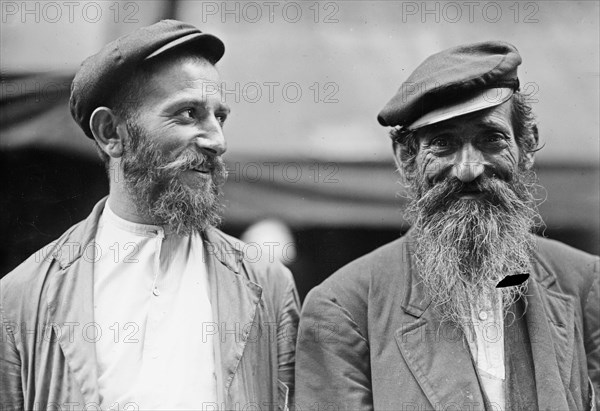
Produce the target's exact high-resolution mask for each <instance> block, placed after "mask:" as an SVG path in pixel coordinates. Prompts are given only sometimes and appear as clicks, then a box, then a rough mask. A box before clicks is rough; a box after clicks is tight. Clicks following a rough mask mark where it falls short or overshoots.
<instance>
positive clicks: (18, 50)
mask: <svg viewBox="0 0 600 411" xmlns="http://www.w3.org/2000/svg"><path fill="white" fill-rule="evenodd" d="M599 4H600V3H598V2H597V1H580V2H574V1H569V2H567V1H540V2H487V1H484V2H460V1H459V2H421V1H419V2H411V1H319V2H317V1H297V2H290V1H286V2H280V1H265V2H261V1H257V2H252V1H227V2H225V1H181V0H180V1H159V0H154V1H121V2H117V1H83V2H50V1H44V2H40V1H25V2H21V1H19V2H11V1H2V2H1V7H2V25H1V28H0V41H1V43H0V44H1V53H0V70H1V76H2V79H1V80H2V82H1V95H0V96H1V102H0V104H1V112H0V121H1V124H0V126H1V129H0V164H1V166H0V167H1V168H2V179H3V183H2V185H1V188H0V203H1V204H2V211H3V212H2V213H1V214H0V229H1V232H2V236H1V237H0V249H1V255H0V275H3V274H5V273H6V272H8V271H10V270H11V269H12V268H14V267H15V266H16V265H18V263H19V262H21V261H22V260H23V259H25V258H26V257H27V256H29V255H30V254H31V253H33V252H34V251H36V250H37V249H39V248H40V247H42V246H43V245H45V244H47V243H48V242H50V241H52V240H54V239H55V238H56V237H58V236H59V235H60V234H61V233H62V232H63V231H64V230H66V229H67V228H68V227H69V226H71V225H72V224H74V223H75V222H77V221H79V220H81V219H82V218H85V217H86V216H87V214H88V213H89V211H90V210H91V208H92V206H93V204H95V202H96V201H98V200H99V199H100V198H102V197H103V196H105V195H106V194H107V192H108V185H107V182H106V178H105V173H104V169H103V166H102V165H101V163H100V161H99V159H98V157H97V155H96V152H95V149H94V145H93V143H92V142H91V141H89V140H88V139H87V138H86V137H85V136H84V135H83V132H82V131H81V130H79V129H78V127H77V126H76V124H75V123H74V121H73V120H72V119H71V117H70V114H69V110H68V95H69V87H70V82H71V79H72V77H73V75H74V73H75V72H76V70H77V68H78V66H79V64H80V63H81V61H82V60H83V59H84V58H85V57H87V56H89V55H91V54H93V53H95V52H96V51H98V50H99V49H100V48H101V47H102V46H103V45H104V44H106V43H107V42H109V41H110V40H113V39H114V38H116V37H118V36H120V35H122V34H124V33H127V32H129V31H131V30H133V29H135V28H136V27H139V26H144V25H148V24H151V23H154V22H156V21H158V20H160V19H162V18H176V19H180V20H184V21H187V22H190V23H193V24H195V25H197V26H198V27H199V28H200V29H201V30H203V31H207V32H210V33H213V34H216V35H217V36H219V37H220V38H221V39H223V41H224V42H225V45H226V53H225V56H224V58H223V59H222V60H221V62H220V63H219V64H218V67H219V68H220V71H221V73H222V77H223V80H224V84H223V87H224V89H225V94H224V98H225V100H226V102H227V103H228V104H229V105H230V106H231V107H232V115H231V117H230V119H229V120H228V123H227V125H226V128H225V133H226V138H227V139H228V146H229V150H228V152H227V154H226V161H227V163H228V168H229V170H230V178H229V181H228V183H227V184H226V188H225V202H226V207H227V208H226V215H225V224H224V226H223V229H224V231H226V232H228V233H229V234H232V235H236V236H239V235H241V234H242V233H243V232H244V231H245V230H246V229H247V228H248V227H249V226H250V225H252V224H254V223H256V222H258V221H260V220H263V219H276V220H277V221H279V222H282V223H283V224H285V225H287V226H288V227H289V228H290V229H291V232H292V235H293V237H294V239H295V246H294V247H295V249H296V250H295V251H296V253H297V255H296V258H295V260H294V261H293V262H291V260H290V264H291V267H292V270H293V271H294V274H295V276H296V281H297V283H298V288H299V290H300V292H301V294H302V295H304V294H305V293H306V292H307V291H308V290H309V289H310V288H311V287H313V286H314V285H316V284H317V283H319V282H320V281H322V280H323V279H324V278H326V277H327V276H328V275H329V274H331V273H332V272H333V271H334V270H335V269H337V268H339V267H340V266H341V265H343V264H345V263H347V262H349V261H350V260H352V259H354V258H356V257H358V256H360V255H362V254H365V253H366V252H368V251H370V250H372V249H374V248H376V247H378V246H379V245H381V244H383V243H386V242H388V241H391V240H392V239H394V238H396V237H398V235H400V234H401V233H402V232H404V231H405V230H406V229H407V226H406V223H405V221H404V220H403V219H402V213H401V208H402V204H403V203H404V201H405V200H404V199H403V198H402V196H401V195H398V193H400V192H401V191H402V187H401V186H400V185H399V184H398V183H397V180H398V176H397V174H396V173H395V171H394V166H393V162H392V156H391V144H390V141H389V138H388V137H387V130H385V129H384V128H382V127H380V126H379V125H378V123H377V121H376V115H377V113H378V111H379V109H380V108H381V107H383V105H384V104H385V103H386V102H387V100H388V99H389V98H390V97H391V96H392V95H393V94H394V92H395V91H396V90H397V89H398V87H399V86H400V84H401V83H402V81H403V80H405V79H406V77H407V76H408V75H409V74H410V73H411V72H412V70H413V69H414V68H416V66H417V65H418V64H420V62H422V61H423V59H425V58H426V57H427V56H429V55H430V54H432V53H435V52H437V51H440V50H441V49H444V48H447V47H451V46H454V45H457V44H461V43H466V42H475V41H482V40H488V39H500V40H505V41H508V42H511V43H513V44H515V45H516V46H517V48H518V49H519V51H520V52H521V55H522V57H523V60H524V62H523V65H522V66H521V67H520V78H521V83H522V89H524V90H525V91H527V92H529V93H530V94H532V95H533V97H534V98H535V101H534V104H533V106H534V109H535V111H536V113H537V115H538V121H539V127H540V133H541V139H542V142H543V143H544V144H545V148H544V149H543V150H542V151H540V152H539V153H538V156H537V170H538V176H539V179H540V183H541V184H542V185H543V186H544V187H545V188H546V190H547V199H546V201H545V202H544V203H543V204H542V205H541V206H540V210H541V213H542V215H543V217H544V220H545V222H546V225H547V228H546V229H545V231H544V233H543V234H544V235H546V236H547V237H551V238H556V239H559V240H561V241H564V242H566V243H568V244H571V245H573V246H575V247H578V248H581V249H583V250H586V251H588V252H592V253H595V254H598V253H599V243H600V237H599V231H600V205H599V204H600V195H599V191H600V177H599V156H600V148H599V147H600V146H599V134H600V133H599V90H600V89H599V66H600V63H599V49H600V47H599V43H600V40H599V37H600V33H599Z"/></svg>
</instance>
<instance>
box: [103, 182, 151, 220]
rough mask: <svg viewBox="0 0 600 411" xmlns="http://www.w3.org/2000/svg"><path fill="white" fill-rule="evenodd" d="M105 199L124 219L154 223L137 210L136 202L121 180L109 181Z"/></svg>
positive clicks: (114, 211)
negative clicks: (108, 189)
mask: <svg viewBox="0 0 600 411" xmlns="http://www.w3.org/2000/svg"><path fill="white" fill-rule="evenodd" d="M107 201H108V205H109V207H110V209H111V210H112V211H113V213H115V214H116V215H117V216H119V217H121V218H122V219H124V220H127V221H130V222H132V223H138V224H155V222H154V221H150V220H149V219H148V218H147V217H145V216H143V215H141V214H140V213H139V212H138V211H137V207H136V204H135V202H134V201H133V199H132V198H131V195H130V194H129V193H128V192H127V189H126V188H125V185H124V182H123V181H111V184H110V192H109V194H108V200H107Z"/></svg>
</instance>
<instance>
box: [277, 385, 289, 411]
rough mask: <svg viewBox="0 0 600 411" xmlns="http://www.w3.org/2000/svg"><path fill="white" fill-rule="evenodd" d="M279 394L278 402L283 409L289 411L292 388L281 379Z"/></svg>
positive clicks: (278, 387) (278, 388)
mask: <svg viewBox="0 0 600 411" xmlns="http://www.w3.org/2000/svg"><path fill="white" fill-rule="evenodd" d="M277 395H278V400H279V401H278V404H279V409H280V410H282V411H289V407H288V405H289V395H290V389H289V387H288V386H287V385H285V384H284V383H283V382H281V380H280V379H278V380H277Z"/></svg>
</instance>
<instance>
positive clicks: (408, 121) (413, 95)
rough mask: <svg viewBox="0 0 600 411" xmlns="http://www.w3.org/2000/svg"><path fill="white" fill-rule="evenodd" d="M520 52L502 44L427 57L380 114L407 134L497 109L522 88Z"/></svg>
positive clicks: (385, 123) (489, 43)
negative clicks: (480, 111)
mask: <svg viewBox="0 0 600 411" xmlns="http://www.w3.org/2000/svg"><path fill="white" fill-rule="evenodd" d="M519 64H521V56H520V55H519V52H518V51H517V49H516V48H515V47H514V46H513V45H511V44H508V43H505V42H501V41H486V42H482V43H475V44H468V45H463V46H458V47H453V48H450V49H447V50H444V51H442V52H439V53H436V54H434V55H432V56H430V57H429V58H427V59H426V60H425V61H424V62H423V63H422V64H421V65H420V66H419V67H417V68H416V70H415V71H414V72H413V73H412V74H411V75H410V76H409V78H408V79H407V80H406V81H405V82H404V83H403V84H402V86H401V87H400V89H399V90H398V92H397V93H396V94H395V95H394V96H393V97H392V99H391V100H390V101H389V102H388V103H387V104H386V105H385V107H384V108H383V109H382V110H381V111H380V112H379V115H378V116H377V120H378V121H379V123H380V124H381V125H383V126H391V127H401V128H406V129H409V130H415V129H417V128H420V127H423V126H426V125H429V124H434V123H438V122H440V121H444V120H448V119H450V118H453V117H457V116H460V115H463V114H467V113H472V112H474V111H478V110H482V109H485V108H489V107H493V106H497V105H499V104H502V103H503V102H505V101H507V100H508V99H509V98H510V97H511V96H512V95H513V93H514V91H515V90H518V89H519V79H518V77H517V66H519Z"/></svg>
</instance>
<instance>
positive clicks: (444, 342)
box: [395, 238, 485, 410]
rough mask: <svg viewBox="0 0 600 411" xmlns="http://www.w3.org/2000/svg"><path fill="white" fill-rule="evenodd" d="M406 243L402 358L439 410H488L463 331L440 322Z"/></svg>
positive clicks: (400, 336)
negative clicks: (412, 261) (412, 262)
mask: <svg viewBox="0 0 600 411" xmlns="http://www.w3.org/2000/svg"><path fill="white" fill-rule="evenodd" d="M412 243H413V242H412V240H411V239H410V238H408V239H407V242H406V243H405V244H406V246H407V247H408V248H407V250H408V258H403V265H404V267H403V270H404V272H405V273H407V275H406V280H405V288H404V289H405V290H406V293H405V296H404V300H403V303H402V309H403V312H402V313H399V315H400V317H401V318H402V325H401V327H400V328H398V329H397V330H396V334H395V337H396V342H397V344H398V347H399V348H400V352H401V354H402V357H403V358H404V360H405V361H406V363H407V365H408V367H409V369H410V371H411V373H412V374H413V376H414V377H415V379H416V380H417V381H418V383H419V385H420V387H421V389H422V390H423V392H424V393H425V395H426V396H427V399H428V400H429V402H430V403H431V405H432V406H433V407H434V408H435V409H436V410H438V409H447V408H448V407H450V408H453V409H454V408H456V409H462V408H469V409H474V410H475V409H484V408H485V405H484V399H483V397H482V391H481V388H480V385H479V382H478V378H477V373H476V371H475V368H474V365H473V361H472V359H471V353H470V351H469V348H468V344H467V341H466V340H465V338H464V335H463V332H462V330H460V329H458V328H456V327H455V326H452V325H449V324H447V323H444V324H440V321H439V320H438V319H437V316H436V315H435V310H434V309H433V307H431V300H430V299H429V298H428V297H427V296H426V294H425V292H424V289H423V284H422V282H421V281H419V278H418V275H417V274H416V271H415V269H414V267H411V265H412V264H411V257H410V256H411V255H412V249H411V247H410V244H412Z"/></svg>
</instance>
